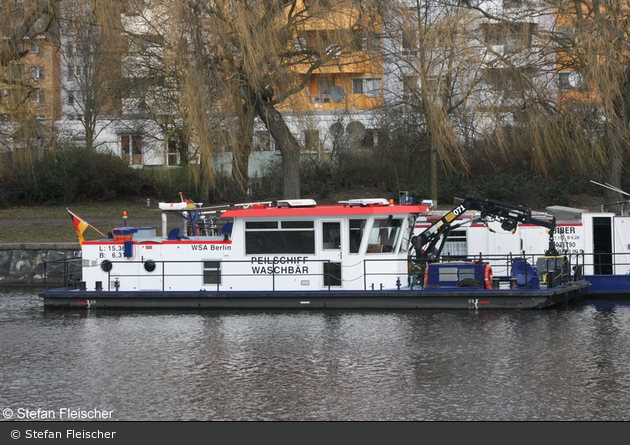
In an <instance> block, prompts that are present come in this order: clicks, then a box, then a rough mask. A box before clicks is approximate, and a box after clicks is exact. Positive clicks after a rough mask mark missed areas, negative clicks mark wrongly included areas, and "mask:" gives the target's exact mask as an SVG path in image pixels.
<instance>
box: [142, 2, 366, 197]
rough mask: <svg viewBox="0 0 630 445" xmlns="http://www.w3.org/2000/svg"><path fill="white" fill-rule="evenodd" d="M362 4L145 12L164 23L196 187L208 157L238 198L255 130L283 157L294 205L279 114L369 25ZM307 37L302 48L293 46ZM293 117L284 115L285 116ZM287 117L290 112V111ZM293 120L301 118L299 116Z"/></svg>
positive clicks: (293, 155)
mask: <svg viewBox="0 0 630 445" xmlns="http://www.w3.org/2000/svg"><path fill="white" fill-rule="evenodd" d="M368 4H369V2H354V1H351V0H344V1H342V2H333V1H328V0H306V1H303V0H266V1H263V0H261V1H251V0H229V1H228V0H215V1H198V2H189V1H184V0H161V1H154V2H152V5H151V8H152V9H153V10H158V9H162V11H163V14H164V16H165V17H169V20H168V23H167V24H165V25H164V26H163V28H162V29H161V30H160V34H161V35H162V36H163V39H164V46H165V48H166V50H165V55H164V60H165V66H168V65H170V66H171V67H173V70H171V71H170V72H171V73H173V78H174V79H176V83H177V85H178V91H179V93H178V95H179V96H178V97H179V101H178V105H177V108H178V113H179V114H180V115H182V113H183V115H185V120H186V121H187V122H188V128H189V129H190V141H191V144H192V145H194V146H195V147H197V149H198V154H199V160H200V163H201V174H200V176H199V177H198V178H197V180H198V181H205V183H206V185H207V186H208V187H210V186H212V185H213V183H214V181H215V179H216V177H217V171H218V170H219V169H220V168H221V166H220V165H217V163H216V162H215V159H216V158H215V156H214V154H215V153H218V152H223V151H229V152H231V155H232V159H231V160H232V167H231V176H232V179H233V181H234V183H235V184H237V188H238V189H240V191H241V192H242V193H244V192H245V190H246V189H247V185H248V161H249V155H250V151H251V146H252V140H253V135H254V128H255V124H256V121H259V122H261V123H262V125H263V126H264V127H265V128H266V129H267V131H268V132H269V133H270V135H271V137H272V138H273V139H274V142H275V146H276V149H277V150H279V151H280V153H281V155H282V176H283V192H282V195H283V197H284V198H298V197H299V196H300V152H301V150H302V147H301V145H300V143H299V141H298V139H296V137H295V135H294V134H292V132H291V131H290V128H289V125H288V124H287V122H286V120H285V117H284V115H283V113H282V107H283V106H286V105H287V104H288V103H289V102H290V101H292V100H293V98H294V97H295V96H296V95H298V94H299V93H300V92H303V91H304V89H305V87H306V85H307V84H308V82H309V79H310V77H311V76H312V75H313V74H314V73H316V72H318V70H320V69H321V68H323V67H325V66H326V65H327V64H329V63H333V62H334V63H339V61H338V60H337V55H338V54H340V53H342V52H343V51H344V50H345V49H346V48H351V47H352V45H354V44H356V40H357V39H360V38H361V35H362V33H364V32H365V31H366V30H367V29H368V28H369V25H370V23H373V21H374V15H373V14H371V11H370V8H371V6H368ZM305 31H311V32H313V34H315V36H316V37H315V38H314V39H312V41H311V42H309V44H307V45H302V44H297V43H298V42H301V40H300V39H299V36H300V34H301V33H304V32H305ZM289 108H291V107H289ZM294 110H295V109H294ZM298 110H299V109H298Z"/></svg>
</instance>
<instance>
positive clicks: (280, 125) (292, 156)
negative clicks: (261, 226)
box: [256, 101, 300, 199]
mask: <svg viewBox="0 0 630 445" xmlns="http://www.w3.org/2000/svg"><path fill="white" fill-rule="evenodd" d="M256 112H257V114H258V117H260V119H261V120H262V121H263V122H264V124H265V126H266V127H267V130H269V133H270V134H271V136H272V137H273V139H274V141H275V142H276V147H277V148H278V149H279V150H280V153H281V154H282V198H283V199H299V198H300V146H299V144H298V142H297V141H296V140H295V138H294V137H293V135H292V134H291V132H290V131H289V128H288V127H287V124H286V122H285V121H284V118H283V117H282V114H280V112H279V111H278V110H276V109H275V108H274V107H273V106H272V105H271V104H269V103H268V102H266V101H259V102H258V104H257V105H256Z"/></svg>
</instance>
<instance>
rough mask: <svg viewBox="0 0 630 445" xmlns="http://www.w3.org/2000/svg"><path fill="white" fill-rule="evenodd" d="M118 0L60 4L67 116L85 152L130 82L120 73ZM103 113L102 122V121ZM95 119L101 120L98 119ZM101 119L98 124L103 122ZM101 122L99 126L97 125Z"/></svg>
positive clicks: (79, 0) (78, 0) (75, 0)
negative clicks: (79, 129) (73, 122)
mask: <svg viewBox="0 0 630 445" xmlns="http://www.w3.org/2000/svg"><path fill="white" fill-rule="evenodd" d="M122 7H123V4H122V2H121V1H120V0H116V1H109V2H99V1H98V0H64V2H63V4H62V8H61V17H62V18H61V21H60V24H61V26H60V31H61V32H60V36H61V41H62V48H61V59H62V75H63V76H65V78H64V79H60V82H59V83H60V85H62V88H64V90H65V93H66V98H67V99H66V100H67V103H66V105H65V107H66V108H67V109H69V110H71V111H70V112H69V113H67V114H66V116H68V115H69V117H70V118H71V119H72V118H76V119H78V120H79V121H80V122H81V126H82V128H83V132H84V136H85V145H86V148H87V150H89V151H92V150H93V149H94V148H95V143H96V140H97V137H98V135H99V133H100V132H102V131H103V130H104V129H105V128H106V127H107V125H111V124H112V123H113V122H114V121H115V119H113V118H112V117H113V116H120V114H121V112H122V111H123V110H122V104H121V99H122V98H123V97H125V96H126V94H127V93H128V90H129V85H128V84H127V83H126V79H125V78H124V77H123V76H122V73H121V60H122V58H123V54H124V51H126V49H127V48H126V45H123V44H124V43H125V42H124V41H123V33H122V29H121V23H120V15H121V12H122V11H123V9H122ZM104 115H107V116H109V118H108V119H107V120H103V119H101V118H102V117H103V116H104ZM99 121H100V122H99ZM103 122H104V123H105V125H103V124H102V123H103ZM99 123H100V125H99Z"/></svg>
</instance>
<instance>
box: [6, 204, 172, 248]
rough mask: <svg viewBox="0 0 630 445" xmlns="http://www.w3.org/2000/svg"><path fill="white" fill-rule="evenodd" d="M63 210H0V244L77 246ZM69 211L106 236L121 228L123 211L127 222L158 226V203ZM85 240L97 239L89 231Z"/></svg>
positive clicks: (89, 206) (79, 206) (90, 206)
mask: <svg viewBox="0 0 630 445" xmlns="http://www.w3.org/2000/svg"><path fill="white" fill-rule="evenodd" d="M67 208H68V207H67V206H28V207H27V206H23V207H14V208H10V209H0V243H41V242H44V243H46V242H48V243H50V242H77V234H76V232H75V230H74V226H73V225H72V220H71V218H70V216H69V214H68V211H67ZM69 209H70V210H71V211H72V212H73V213H75V214H76V215H78V216H79V217H81V218H82V219H84V220H85V221H86V222H88V223H89V224H91V225H93V226H94V227H96V228H97V229H98V230H100V231H101V232H103V233H104V234H106V233H107V232H109V231H111V229H112V228H113V227H116V226H123V225H124V220H123V218H122V214H123V211H126V212H127V216H128V218H127V222H128V224H129V225H134V224H135V223H134V220H138V219H150V220H152V221H153V222H152V224H154V225H159V222H160V213H161V212H160V210H159V209H158V203H157V202H155V201H151V203H150V206H147V202H146V200H142V201H114V202H107V203H94V204H77V205H73V206H70V207H69ZM84 237H85V239H98V238H101V235H100V234H99V233H98V232H97V231H96V230H94V229H93V228H91V227H88V229H87V230H86V231H85V233H84Z"/></svg>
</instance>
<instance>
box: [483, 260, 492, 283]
mask: <svg viewBox="0 0 630 445" xmlns="http://www.w3.org/2000/svg"><path fill="white" fill-rule="evenodd" d="M483 282H484V284H485V286H486V289H492V267H490V265H489V264H486V267H485V268H484V270H483Z"/></svg>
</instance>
